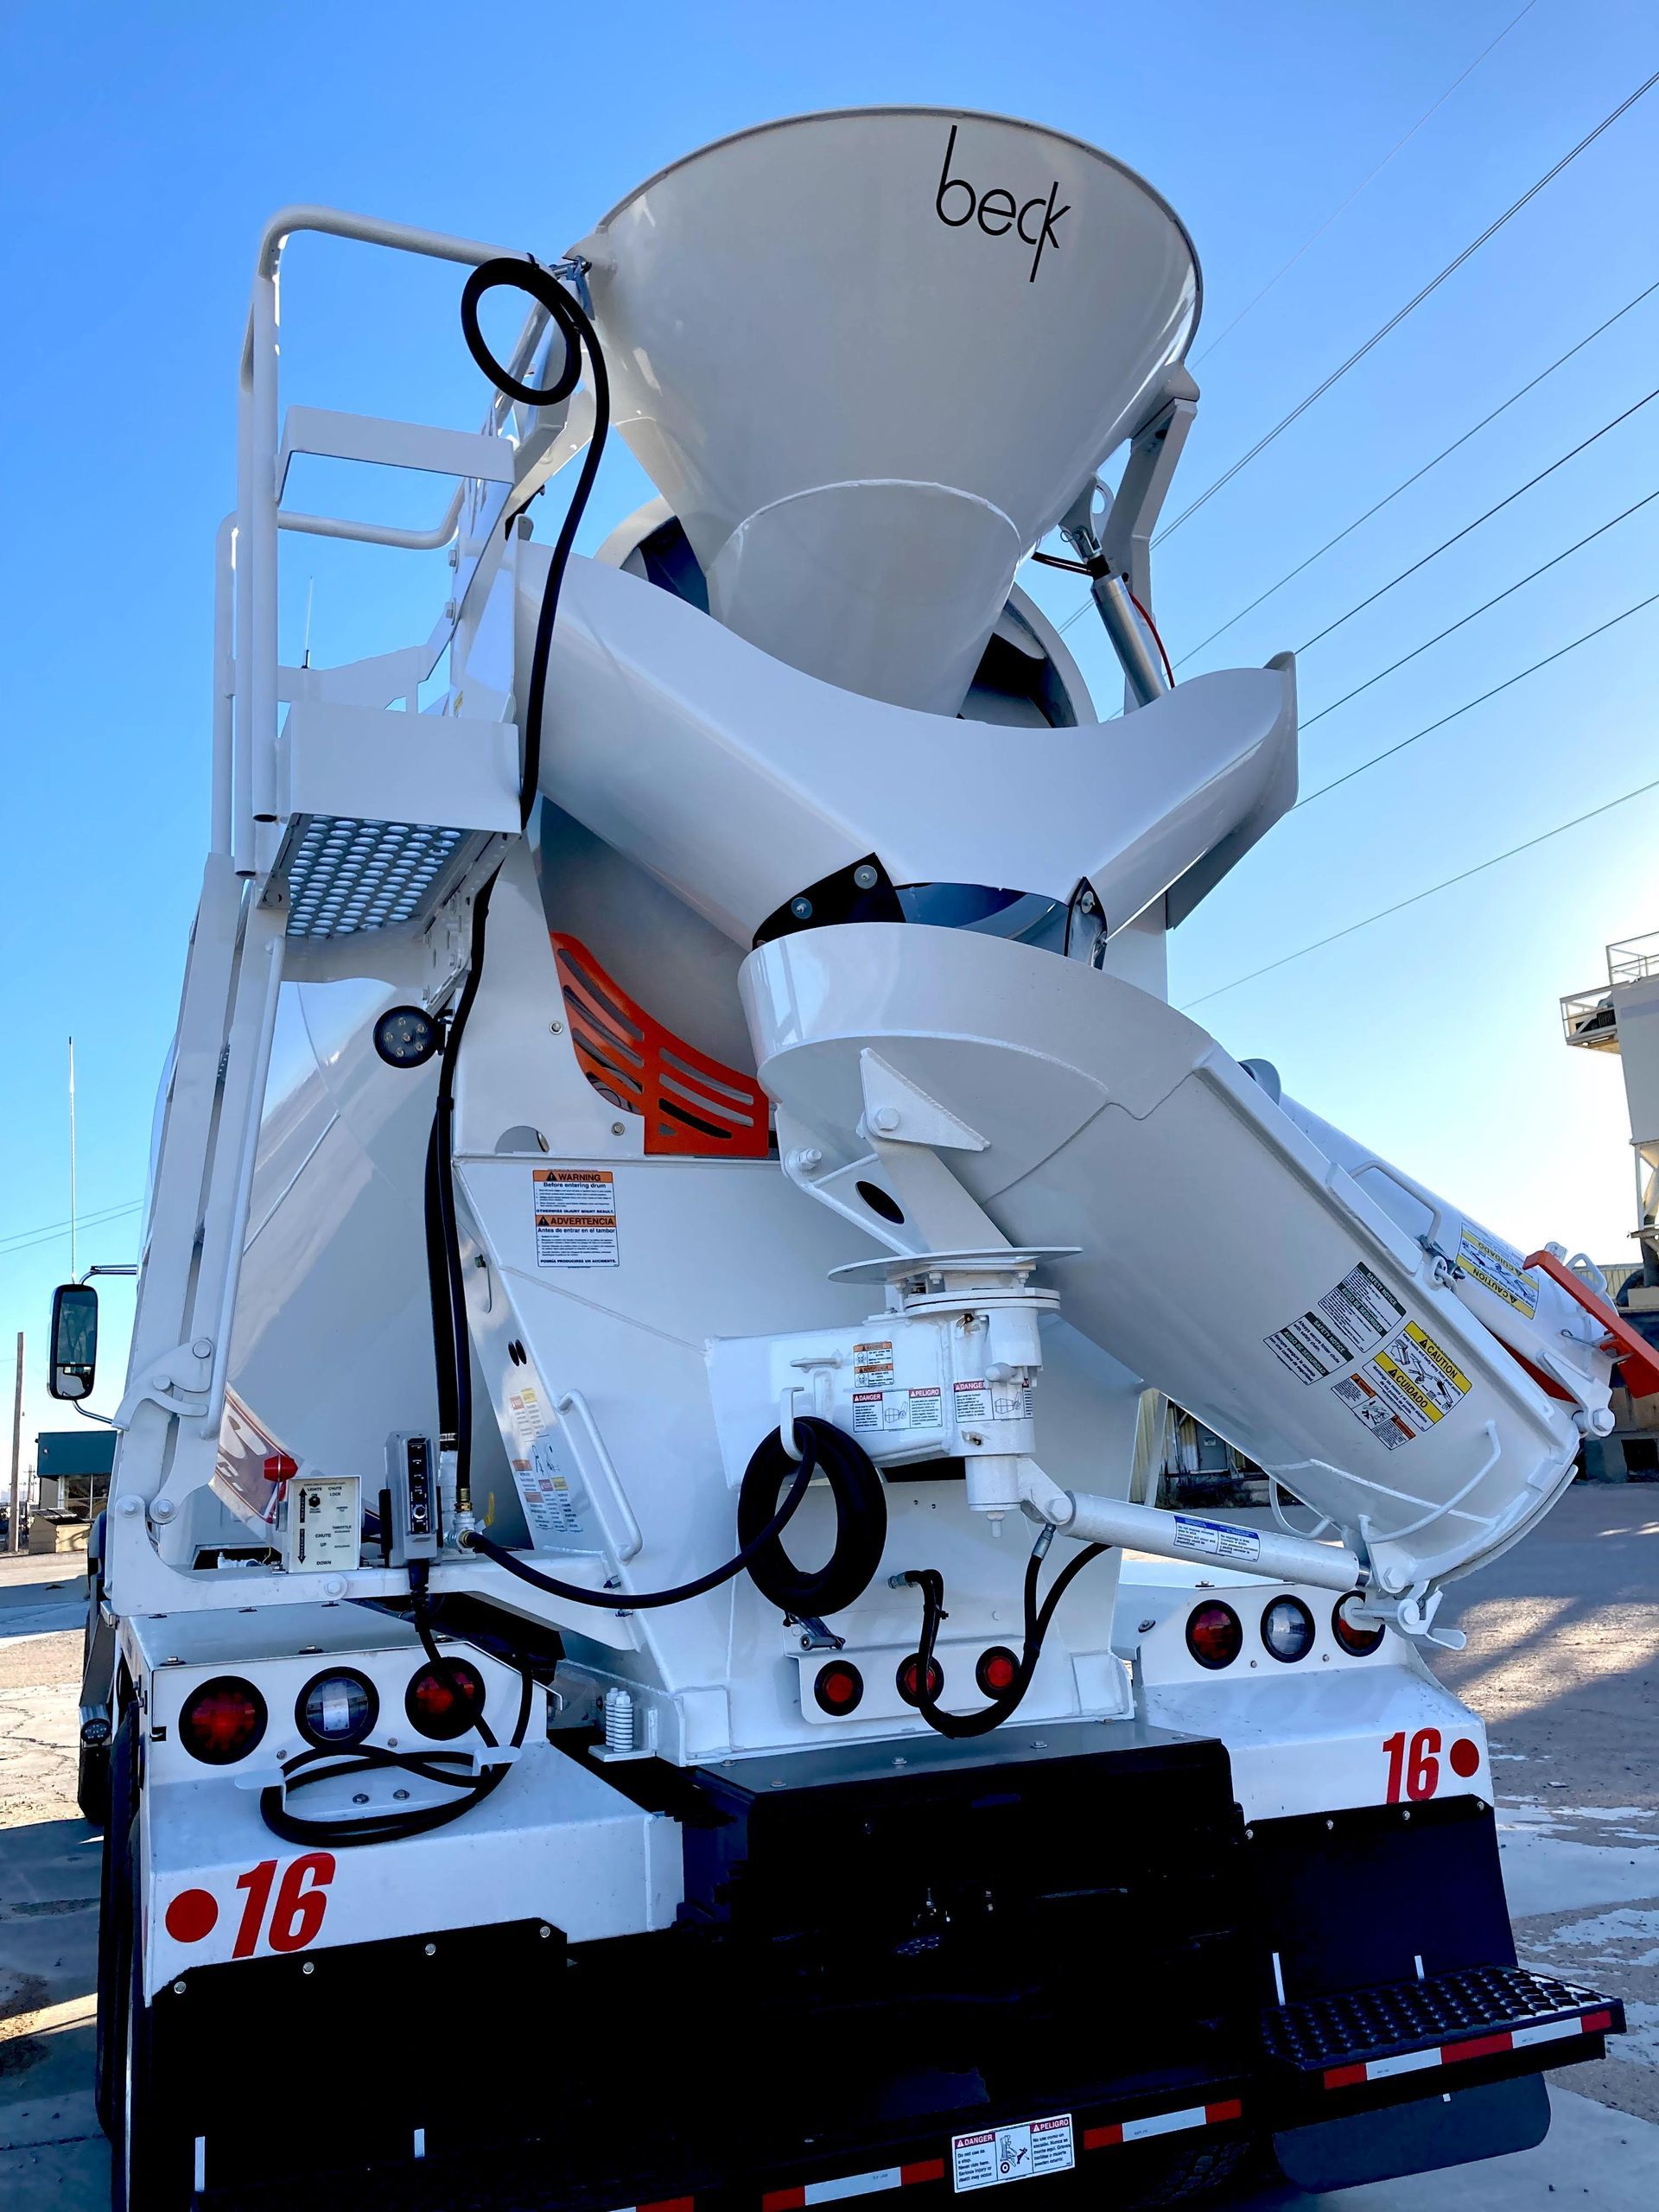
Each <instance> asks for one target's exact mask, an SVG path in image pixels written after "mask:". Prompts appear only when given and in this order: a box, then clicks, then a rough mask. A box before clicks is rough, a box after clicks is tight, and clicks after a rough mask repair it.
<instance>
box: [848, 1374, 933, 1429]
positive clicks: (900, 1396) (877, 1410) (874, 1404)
mask: <svg viewBox="0 0 1659 2212" xmlns="http://www.w3.org/2000/svg"><path fill="white" fill-rule="evenodd" d="M941 1403H942V1400H941V1397H940V1394H939V1389H938V1384H937V1383H936V1384H935V1385H934V1387H933V1388H932V1389H931V1390H855V1391H854V1393H853V1427H854V1428H855V1429H860V1428H943V1427H944V1414H942V1413H941V1412H940V1410H939V1408H940V1405H941Z"/></svg>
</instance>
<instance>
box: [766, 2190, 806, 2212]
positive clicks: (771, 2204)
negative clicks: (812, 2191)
mask: <svg viewBox="0 0 1659 2212" xmlns="http://www.w3.org/2000/svg"><path fill="white" fill-rule="evenodd" d="M805 2202H806V2191H805V2190H804V2189H769V2190H767V2191H766V2195H765V2196H763V2197H762V2198H761V2199H760V2212H800V2207H801V2206H802V2205H803V2204H804V2203H805Z"/></svg>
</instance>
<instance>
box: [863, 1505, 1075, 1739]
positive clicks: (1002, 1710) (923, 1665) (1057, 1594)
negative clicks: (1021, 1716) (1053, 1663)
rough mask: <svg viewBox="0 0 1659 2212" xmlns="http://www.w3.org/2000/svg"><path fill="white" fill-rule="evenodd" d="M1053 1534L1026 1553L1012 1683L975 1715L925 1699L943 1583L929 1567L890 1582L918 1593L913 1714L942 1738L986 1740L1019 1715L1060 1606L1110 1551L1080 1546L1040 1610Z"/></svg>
mask: <svg viewBox="0 0 1659 2212" xmlns="http://www.w3.org/2000/svg"><path fill="white" fill-rule="evenodd" d="M1053 1534H1054V1532H1053V1530H1052V1529H1043V1530H1042V1532H1041V1533H1040V1535H1039V1536H1038V1538H1037V1541H1036V1542H1035V1543H1034V1544H1033V1546H1032V1548H1031V1557H1030V1558H1029V1560H1027V1562H1026V1590H1025V1638H1024V1643H1023V1644H1022V1646H1021V1649H1020V1663H1019V1666H1018V1668H1017V1669H1016V1670H1015V1673H1014V1680H1013V1681H1011V1682H1010V1683H1009V1685H1008V1687H1007V1689H1006V1690H1004V1691H1003V1693H1002V1694H1001V1697H999V1698H995V1699H993V1700H992V1701H991V1703H990V1704H989V1705H988V1706H984V1707H982V1708H981V1709H980V1711H979V1712H977V1713H946V1712H944V1710H943V1709H942V1707H940V1705H939V1703H938V1700H937V1699H936V1698H935V1697H934V1696H933V1695H932V1694H931V1693H930V1691H929V1689H928V1681H929V1678H930V1676H931V1673H932V1670H933V1646H934V1644H935V1643H936V1642H937V1641H938V1633H939V1624H940V1623H941V1622H942V1621H944V1620H945V1619H946V1618H948V1616H947V1614H946V1612H945V1610H944V1576H943V1575H941V1574H940V1573H938V1570H937V1569H936V1568H934V1567H912V1568H911V1569H909V1570H908V1571H907V1572H906V1573H904V1574H900V1575H895V1576H894V1577H893V1580H894V1581H895V1582H896V1583H897V1582H908V1583H911V1584H913V1585H914V1586H915V1587H916V1588H917V1589H918V1590H919V1591H920V1592H921V1593H922V1634H921V1640H920V1642H919V1643H918V1645H917V1648H916V1697H915V1705H916V1710H917V1711H918V1713H920V1714H921V1716H922V1718H923V1719H924V1720H925V1721H926V1723H927V1725H928V1726H929V1727H930V1728H932V1729H935V1730H937V1731H938V1733H939V1734H940V1735H941V1736H950V1737H952V1738H963V1737H971V1736H988V1735H989V1734H990V1732H991V1731H992V1729H993V1728H1000V1727H1001V1726H1002V1724H1003V1722H1004V1721H1005V1720H1010V1719H1013V1717H1014V1714H1015V1713H1017V1712H1018V1711H1019V1709H1020V1705H1021V1703H1022V1702H1023V1700H1024V1698H1025V1694H1026V1692H1027V1690H1028V1689H1029V1688H1030V1687H1031V1678H1032V1676H1033V1675H1034V1674H1035V1673H1036V1671H1037V1662H1038V1660H1039V1658H1040V1657H1041V1656H1042V1651H1043V1643H1044V1640H1045V1638H1046V1637H1047V1635H1048V1630H1049V1624H1050V1623H1051V1622H1052V1620H1053V1618H1054V1615H1055V1611H1056V1610H1057V1608H1058V1605H1059V1602H1060V1600H1061V1599H1062V1598H1063V1597H1065V1593H1066V1592H1067V1591H1068V1590H1069V1589H1070V1588H1071V1585H1072V1583H1073V1582H1074V1581H1075V1580H1077V1576H1078V1575H1079V1574H1080V1573H1082V1572H1083V1570H1084V1567H1087V1566H1088V1564H1089V1562H1090V1560H1092V1559H1098V1558H1099V1557H1100V1555H1101V1554H1102V1553H1103V1552H1105V1551H1109V1550H1110V1549H1111V1546H1110V1545H1109V1544H1085V1545H1084V1548H1083V1549H1082V1550H1081V1551H1080V1552H1079V1553H1078V1554H1077V1557H1076V1558H1075V1559H1071V1560H1067V1561H1066V1563H1065V1566H1064V1567H1062V1568H1061V1570H1060V1572H1059V1573H1058V1575H1056V1576H1055V1578H1054V1583H1053V1586H1052V1588H1051V1590H1050V1591H1049V1593H1048V1595H1047V1597H1046V1598H1045V1599H1044V1600H1043V1602H1042V1605H1041V1606H1040V1607H1039V1605H1038V1603H1037V1583H1038V1577H1039V1573H1040V1570H1041V1567H1042V1563H1043V1554H1045V1553H1046V1551H1047V1549H1048V1547H1049V1544H1050V1542H1051V1541H1052V1537H1053Z"/></svg>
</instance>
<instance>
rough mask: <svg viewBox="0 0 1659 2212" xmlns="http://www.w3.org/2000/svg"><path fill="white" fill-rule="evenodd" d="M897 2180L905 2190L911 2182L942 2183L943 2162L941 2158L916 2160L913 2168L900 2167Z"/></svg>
mask: <svg viewBox="0 0 1659 2212" xmlns="http://www.w3.org/2000/svg"><path fill="white" fill-rule="evenodd" d="M899 2180H900V2181H901V2182H903V2183H904V2184H905V2186H906V2188H908V2187H909V2185H910V2183H912V2182H913V2181H943V2180H944V2159H943V2158H921V2159H918V2161H917V2163H916V2164H914V2165H913V2166H900V2167H899Z"/></svg>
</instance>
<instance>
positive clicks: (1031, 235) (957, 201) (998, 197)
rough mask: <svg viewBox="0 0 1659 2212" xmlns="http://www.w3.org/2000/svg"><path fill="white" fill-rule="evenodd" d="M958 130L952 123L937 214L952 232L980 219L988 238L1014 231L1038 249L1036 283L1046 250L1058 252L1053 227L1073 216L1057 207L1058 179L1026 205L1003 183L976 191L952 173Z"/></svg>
mask: <svg viewBox="0 0 1659 2212" xmlns="http://www.w3.org/2000/svg"><path fill="white" fill-rule="evenodd" d="M956 150H957V124H954V123H953V124H951V126H950V137H949V138H948V139H947V140H946V141H945V146H944V166H943V168H941V169H940V171H939V188H938V194H936V195H935V198H934V201H933V212H934V213H935V214H936V215H937V216H938V219H939V220H940V221H941V222H942V223H944V225H945V226H947V227H948V228H949V229H950V230H953V231H959V230H961V229H962V228H963V225H964V224H967V223H971V222H972V221H973V220H974V219H975V218H976V217H977V218H978V221H979V227H980V229H981V230H982V231H983V232H984V233H985V235H986V237H987V238H1006V237H1007V234H1008V232H1010V231H1012V232H1014V235H1015V236H1016V237H1018V238H1021V239H1023V240H1024V242H1025V243H1026V245H1029V246H1035V248H1036V249H1037V250H1036V251H1035V252H1034V253H1033V255H1032V257H1031V273H1030V275H1029V276H1028V277H1027V279H1026V282H1027V283H1028V284H1034V283H1036V281H1037V270H1038V266H1039V263H1040V262H1041V260H1042V257H1043V249H1044V247H1045V246H1051V245H1052V246H1053V247H1054V248H1055V250H1056V251H1058V248H1059V243H1060V240H1059V233H1058V232H1057V231H1056V229H1055V227H1054V226H1055V225H1056V224H1057V223H1058V221H1059V219H1060V218H1061V216H1062V215H1069V214H1070V213H1071V208H1070V207H1056V206H1055V204H1054V203H1055V201H1056V200H1058V198H1059V196H1060V187H1059V180H1058V178H1056V180H1055V181H1054V182H1053V183H1052V184H1051V185H1050V186H1049V188H1048V190H1047V192H1046V194H1044V193H1040V192H1039V193H1037V194H1033V197H1032V198H1031V199H1029V200H1026V201H1025V202H1024V203H1023V205H1022V204H1020V202H1018V201H1016V200H1015V199H1014V194H1013V193H1011V192H1008V191H1007V190H1005V189H1004V188H1003V187H1002V186H1001V185H1000V184H994V185H992V186H991V188H989V190H988V191H985V192H979V191H976V189H975V188H974V187H973V186H972V185H971V184H969V181H968V180H967V178H966V177H961V176H952V175H951V174H950V163H951V161H952V160H953V158H954V157H955V155H956Z"/></svg>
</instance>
